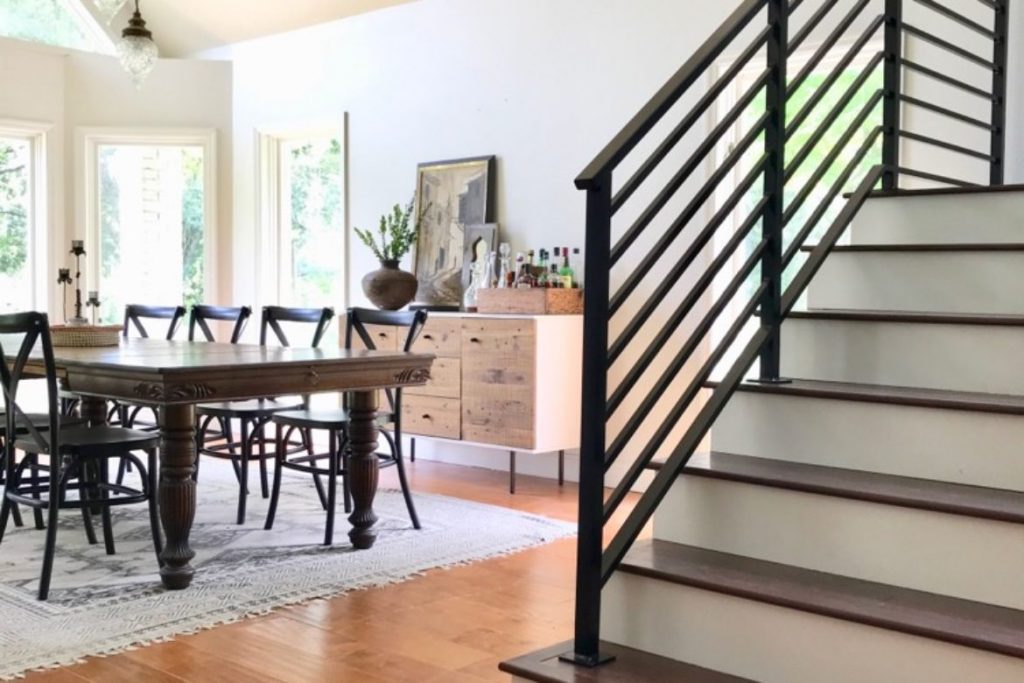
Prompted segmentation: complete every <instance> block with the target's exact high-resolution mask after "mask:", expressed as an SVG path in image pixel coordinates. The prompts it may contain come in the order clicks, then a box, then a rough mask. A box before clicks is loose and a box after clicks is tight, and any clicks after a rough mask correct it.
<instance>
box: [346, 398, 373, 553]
mask: <svg viewBox="0 0 1024 683" xmlns="http://www.w3.org/2000/svg"><path fill="white" fill-rule="evenodd" d="M349 419H350V422H349V447H350V448H351V450H352V454H351V456H349V459H348V478H349V483H350V485H351V488H352V503H353V505H354V507H353V511H352V514H351V515H350V516H349V518H348V521H349V522H351V523H352V530H351V531H349V532H348V537H349V539H351V541H352V545H353V546H355V547H356V548H359V549H360V550H366V549H368V548H372V547H373V543H374V541H376V540H377V532H376V531H375V530H374V529H373V525H374V524H376V522H377V515H376V514H375V513H374V512H373V497H374V496H375V495H376V494H377V473H378V464H377V435H378V430H377V392H376V391H353V392H352V398H351V400H350V403H349Z"/></svg>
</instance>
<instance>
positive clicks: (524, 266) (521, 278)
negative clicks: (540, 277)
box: [515, 252, 533, 289]
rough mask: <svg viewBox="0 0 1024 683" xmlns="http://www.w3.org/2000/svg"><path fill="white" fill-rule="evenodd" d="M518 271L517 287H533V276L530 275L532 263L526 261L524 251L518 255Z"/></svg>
mask: <svg viewBox="0 0 1024 683" xmlns="http://www.w3.org/2000/svg"><path fill="white" fill-rule="evenodd" d="M516 271H517V272H518V275H517V276H516V280H515V287H516V289H528V288H530V287H533V282H532V281H531V280H532V277H531V275H530V264H529V263H527V262H526V257H525V256H524V255H523V253H522V252H519V254H517V255H516Z"/></svg>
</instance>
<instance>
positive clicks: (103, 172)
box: [86, 132, 215, 323]
mask: <svg viewBox="0 0 1024 683" xmlns="http://www.w3.org/2000/svg"><path fill="white" fill-rule="evenodd" d="M86 138H87V142H86V146H87V156H88V158H89V162H88V163H89V169H90V170H91V172H90V173H87V174H86V177H87V179H88V181H87V182H88V184H89V187H88V190H87V191H88V193H89V197H90V198H92V201H91V202H90V203H89V205H90V206H92V207H95V208H94V209H93V210H92V211H91V214H92V215H91V216H90V217H89V218H88V219H87V223H88V225H89V228H88V231H87V232H88V236H87V246H86V251H87V252H88V255H89V259H90V268H89V271H88V277H89V282H90V289H95V290H98V291H99V293H100V300H101V301H102V306H101V307H100V313H99V320H100V321H101V322H105V323H117V322H120V321H121V320H122V317H123V311H124V306H125V304H129V303H141V304H149V305H162V306H171V305H178V304H182V305H185V306H188V305H191V304H196V303H200V302H203V301H204V300H206V299H207V298H208V296H209V295H210V294H211V291H210V283H211V282H213V277H212V274H211V272H210V271H211V267H212V263H213V261H212V248H213V243H214V240H213V239H212V234H213V230H212V222H213V220H214V219H215V212H214V210H213V208H212V207H213V206H214V203H213V193H214V187H213V179H214V178H215V173H214V169H213V135H212V133H209V134H206V135H190V134H165V135H159V134H147V133H140V134H136V135H124V136H122V135H119V134H117V133H116V132H115V133H104V134H91V135H87V136H86ZM210 300H211V301H212V300H213V299H210Z"/></svg>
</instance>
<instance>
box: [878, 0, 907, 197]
mask: <svg viewBox="0 0 1024 683" xmlns="http://www.w3.org/2000/svg"><path fill="white" fill-rule="evenodd" d="M902 58H903V0H885V72H884V74H883V79H884V85H883V88H884V90H885V101H884V103H883V104H882V131H883V137H882V164H884V165H885V173H884V174H883V175H882V189H883V190H895V189H896V188H897V187H898V186H899V170H898V169H899V165H900V94H901V91H902V89H903V80H902V78H903V73H902V71H903V70H902V69H901V68H900V60H901V59H902Z"/></svg>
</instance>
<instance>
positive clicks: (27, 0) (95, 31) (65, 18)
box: [0, 0, 114, 54]
mask: <svg viewBox="0 0 1024 683" xmlns="http://www.w3.org/2000/svg"><path fill="white" fill-rule="evenodd" d="M0 34H2V35H5V36H7V37H9V38H18V39H21V40H30V41H33V42H36V43H47V44H49V45H57V46H60V47H70V48H74V49H76V50H86V51H89V52H100V53H103V54H113V53H114V43H113V41H111V39H110V36H109V35H107V34H106V32H105V31H104V30H103V29H102V28H101V27H100V25H99V24H98V23H97V22H96V20H95V19H94V18H93V16H92V15H91V14H89V11H88V10H87V9H86V8H85V7H84V6H83V5H82V3H81V2H80V0H3V2H0Z"/></svg>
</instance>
